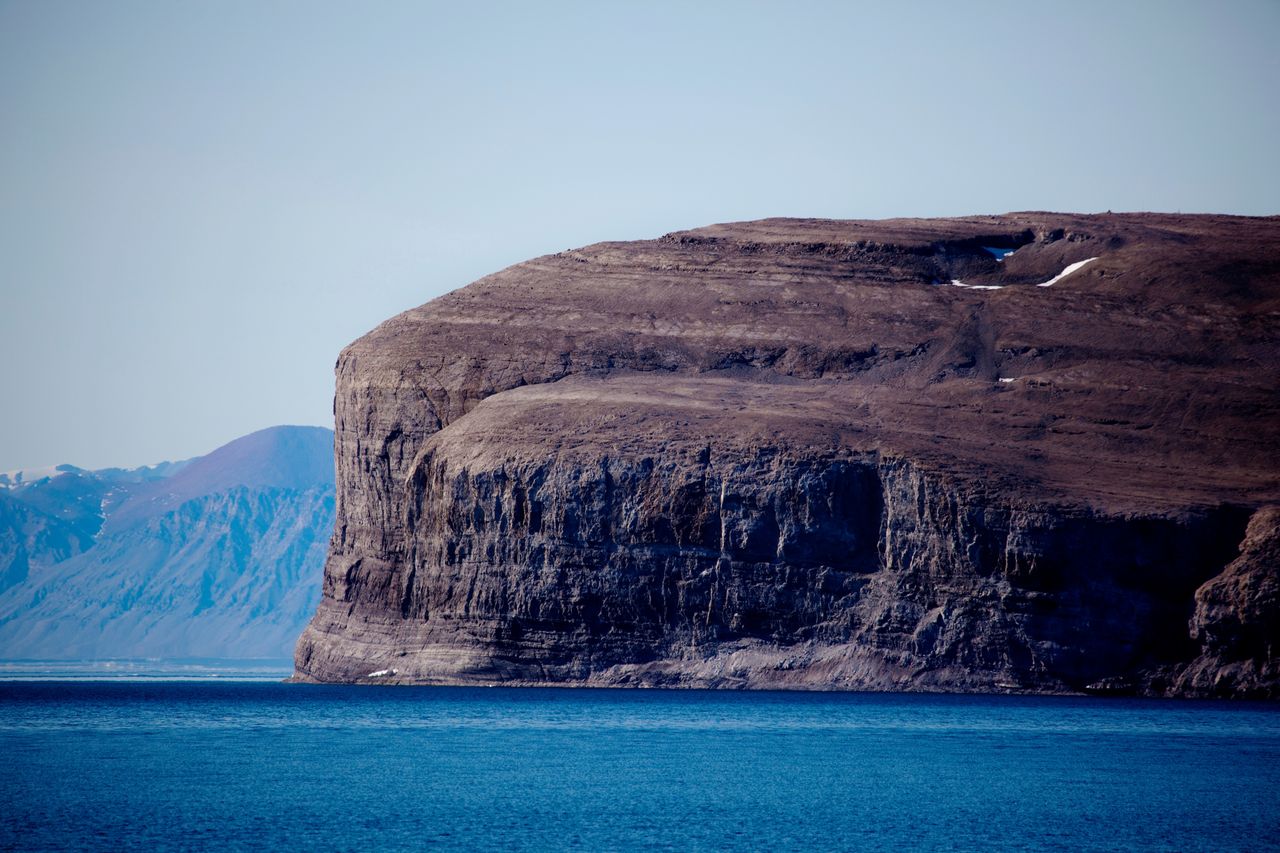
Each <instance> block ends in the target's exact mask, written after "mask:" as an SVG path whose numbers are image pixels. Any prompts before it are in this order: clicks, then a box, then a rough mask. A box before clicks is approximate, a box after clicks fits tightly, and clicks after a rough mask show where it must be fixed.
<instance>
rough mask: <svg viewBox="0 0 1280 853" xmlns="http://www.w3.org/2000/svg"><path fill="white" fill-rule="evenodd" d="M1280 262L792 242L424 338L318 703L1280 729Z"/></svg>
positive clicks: (966, 240) (1277, 233)
mask: <svg viewBox="0 0 1280 853" xmlns="http://www.w3.org/2000/svg"><path fill="white" fill-rule="evenodd" d="M1277 238H1280V220H1277V219H1274V218H1270V219H1244V218H1229V217H1174V216H1155V215H1125V216H1112V215H1107V216H1094V217H1085V216H1071V215H1058V214H1015V215H1009V216H1003V217H975V218H971V219H957V220H934V221H927V220H900V221H887V222H824V221H811V220H768V221H764V222H756V223H739V224H734V225H724V226H714V227H711V228H706V229H699V230H697V231H693V232H684V233H679V234H673V235H668V236H667V237H664V238H662V239H659V240H654V241H647V242H637V243H619V244H600V245H597V246H591V247H588V248H586V249H582V250H577V251H572V252H565V253H561V254H559V255H554V256H550V257H546V258H540V259H537V260H534V261H530V262H528V263H525V264H520V265H517V266H515V267H511V268H509V269H507V270H504V271H502V272H500V273H497V274H495V275H493V276H490V277H488V278H485V279H482V280H481V281H479V282H476V283H475V284H473V285H471V286H469V287H467V288H464V289H462V290H460V291H456V292H455V293H452V294H450V295H449V296H446V297H443V298H441V299H438V300H435V301H434V302H431V303H428V304H427V305H424V306H422V307H421V308H418V309H415V310H413V311H410V312H407V313H405V314H403V315H400V316H399V317H396V318H393V319H392V320H389V321H388V322H387V323H384V324H383V325H382V326H380V327H378V329H375V330H374V331H373V332H371V333H370V334H369V335H367V336H365V337H364V338H362V339H361V340H359V341H357V342H355V343H354V344H352V345H351V346H350V347H348V348H347V349H346V350H345V351H344V352H343V354H342V356H341V357H340V358H339V362H338V369H337V373H338V388H337V397H336V402H335V411H336V419H337V436H336V447H337V469H338V500H337V522H336V529H335V535H334V539H333V543H332V546H331V550H330V554H329V558H328V562H327V564H326V570H325V581H324V594H323V598H322V601H321V604H320V607H319V609H318V611H317V613H316V616H315V617H314V619H313V620H312V622H311V624H310V626H309V627H308V629H307V630H306V632H304V634H303V636H302V638H301V639H300V641H299V643H298V649H297V654H296V667H297V675H298V677H299V678H302V679H313V680H325V681H329V680H337V681H353V680H376V681H385V680H391V681H402V682H403V681H412V682H432V683H473V682H480V683H490V682H500V681H501V682H517V683H584V684H601V685H605V684H665V685H696V686H744V687H776V686H795V687H806V688H854V687H874V688H893V689H958V690H990V689H1026V690H1037V691H1069V690H1085V689H1096V690H1124V691H1138V692H1147V693H1177V694H1184V695H1191V694H1222V695H1275V694H1276V690H1277V669H1276V665H1275V663H1274V658H1273V645H1276V644H1273V643H1272V642H1271V641H1270V640H1269V639H1267V638H1272V637H1274V635H1275V633H1276V628H1275V621H1276V603H1275V602H1276V592H1275V590H1276V587H1277V584H1276V580H1275V578H1276V573H1277V564H1276V560H1275V548H1274V541H1273V540H1272V539H1268V538H1267V537H1268V536H1274V530H1275V527H1276V525H1275V516H1274V511H1273V510H1270V509H1266V507H1267V506H1268V505H1271V504H1278V503H1280V477H1278V473H1280V465H1278V464H1277V462H1278V461H1280V450H1278V448H1280V403H1278V401H1280V395H1278V394H1277V391H1278V390H1280V388H1278V387H1277V386H1278V385H1280V382H1278V381H1277V380H1278V377H1277V370H1276V367H1275V365H1276V363H1277V358H1278V357H1280V347H1278V345H1277V341H1278V340H1280V339H1278V337H1277V325H1278V323H1280V320H1278V318H1280V239H1277ZM1009 250H1013V251H1012V253H1011V254H1009V253H1008V252H1009ZM1001 256H1003V258H1001ZM1064 273H1065V275H1064ZM1251 519H1252V522H1251ZM1246 528H1247V530H1248V535H1247V536H1246ZM1268 531H1271V532H1270V533H1268ZM1268 543H1270V544H1268ZM1242 548H1243V550H1242ZM1277 650H1280V649H1277ZM372 673H380V674H379V675H376V676H373V675H371V674H372Z"/></svg>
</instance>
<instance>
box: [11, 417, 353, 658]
mask: <svg viewBox="0 0 1280 853" xmlns="http://www.w3.org/2000/svg"><path fill="white" fill-rule="evenodd" d="M331 454H332V432H331V431H329V430H326V429H322V428H318V427H273V428H271V429H267V430H262V431H260V432H257V433H253V434H251V435H249V436H245V437H243V438H240V439H237V440H236V441H233V442H231V443H229V444H227V445H225V446H223V447H221V448H219V449H218V450H215V451H213V452H212V453H210V454H208V455H207V456H203V457H199V458H197V459H193V460H188V461H187V462H183V463H162V464H161V465H158V466H150V467H148V468H144V469H134V470H122V469H106V470H103V471H84V470H80V469H75V470H69V471H65V472H63V473H61V475H60V476H55V477H52V478H46V479H39V480H35V481H33V482H30V483H27V484H23V485H21V486H19V487H17V488H13V489H10V490H8V491H0V657H4V658H9V659H20V658H28V659H29V658H47V659H72V658H95V657H221V658H249V657H282V656H285V655H287V654H288V651H289V649H290V647H291V645H292V643H293V640H294V638H295V637H296V636H297V634H298V632H299V631H300V630H301V626H302V625H303V624H305V621H306V619H307V617H308V616H309V615H310V613H311V612H312V610H313V609H314V606H315V603H316V601H317V600H318V597H319V567H320V565H321V564H322V563H323V559H324V550H325V548H326V546H327V541H328V536H329V532H330V529H331V527H332V520H333V470H332V461H331V459H332V456H331ZM66 467H68V468H69V467H71V466H66Z"/></svg>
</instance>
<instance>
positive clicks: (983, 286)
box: [951, 278, 1004, 290]
mask: <svg viewBox="0 0 1280 853" xmlns="http://www.w3.org/2000/svg"><path fill="white" fill-rule="evenodd" d="M951 285H952V286H953V287H967V288H969V289H970V290H999V289H1000V288H1002V287H1004V285H1003V284H965V283H964V282H963V281H961V280H960V279H958V278H953V279H951Z"/></svg>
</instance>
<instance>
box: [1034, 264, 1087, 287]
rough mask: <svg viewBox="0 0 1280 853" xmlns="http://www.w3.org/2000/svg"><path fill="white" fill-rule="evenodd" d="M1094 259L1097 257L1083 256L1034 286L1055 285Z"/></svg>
mask: <svg viewBox="0 0 1280 853" xmlns="http://www.w3.org/2000/svg"><path fill="white" fill-rule="evenodd" d="M1096 260H1097V258H1085V259H1084V260H1083V261H1076V262H1075V263H1074V264H1067V268H1066V269H1064V270H1063V271H1062V272H1060V273H1058V274H1057V275H1055V276H1054V277H1053V278H1051V279H1049V280H1048V281H1046V282H1045V283H1044V284H1037V285H1036V287H1050V286H1051V285H1055V284H1057V283H1058V282H1060V281H1062V280H1063V279H1064V278H1066V277H1067V276H1069V275H1071V274H1072V273H1073V272H1075V271H1076V270H1078V269H1080V268H1081V267H1083V266H1084V265H1085V264H1087V263H1090V262H1091V261H1096Z"/></svg>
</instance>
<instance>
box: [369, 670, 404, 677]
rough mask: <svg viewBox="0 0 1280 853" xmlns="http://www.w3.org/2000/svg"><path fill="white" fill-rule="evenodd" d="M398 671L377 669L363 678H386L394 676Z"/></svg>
mask: <svg viewBox="0 0 1280 853" xmlns="http://www.w3.org/2000/svg"><path fill="white" fill-rule="evenodd" d="M399 671H400V670H398V669H379V670H375V671H373V672H371V673H369V674H368V675H366V676H365V678H386V677H387V676H388V675H395V674H396V673H397V672H399Z"/></svg>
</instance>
